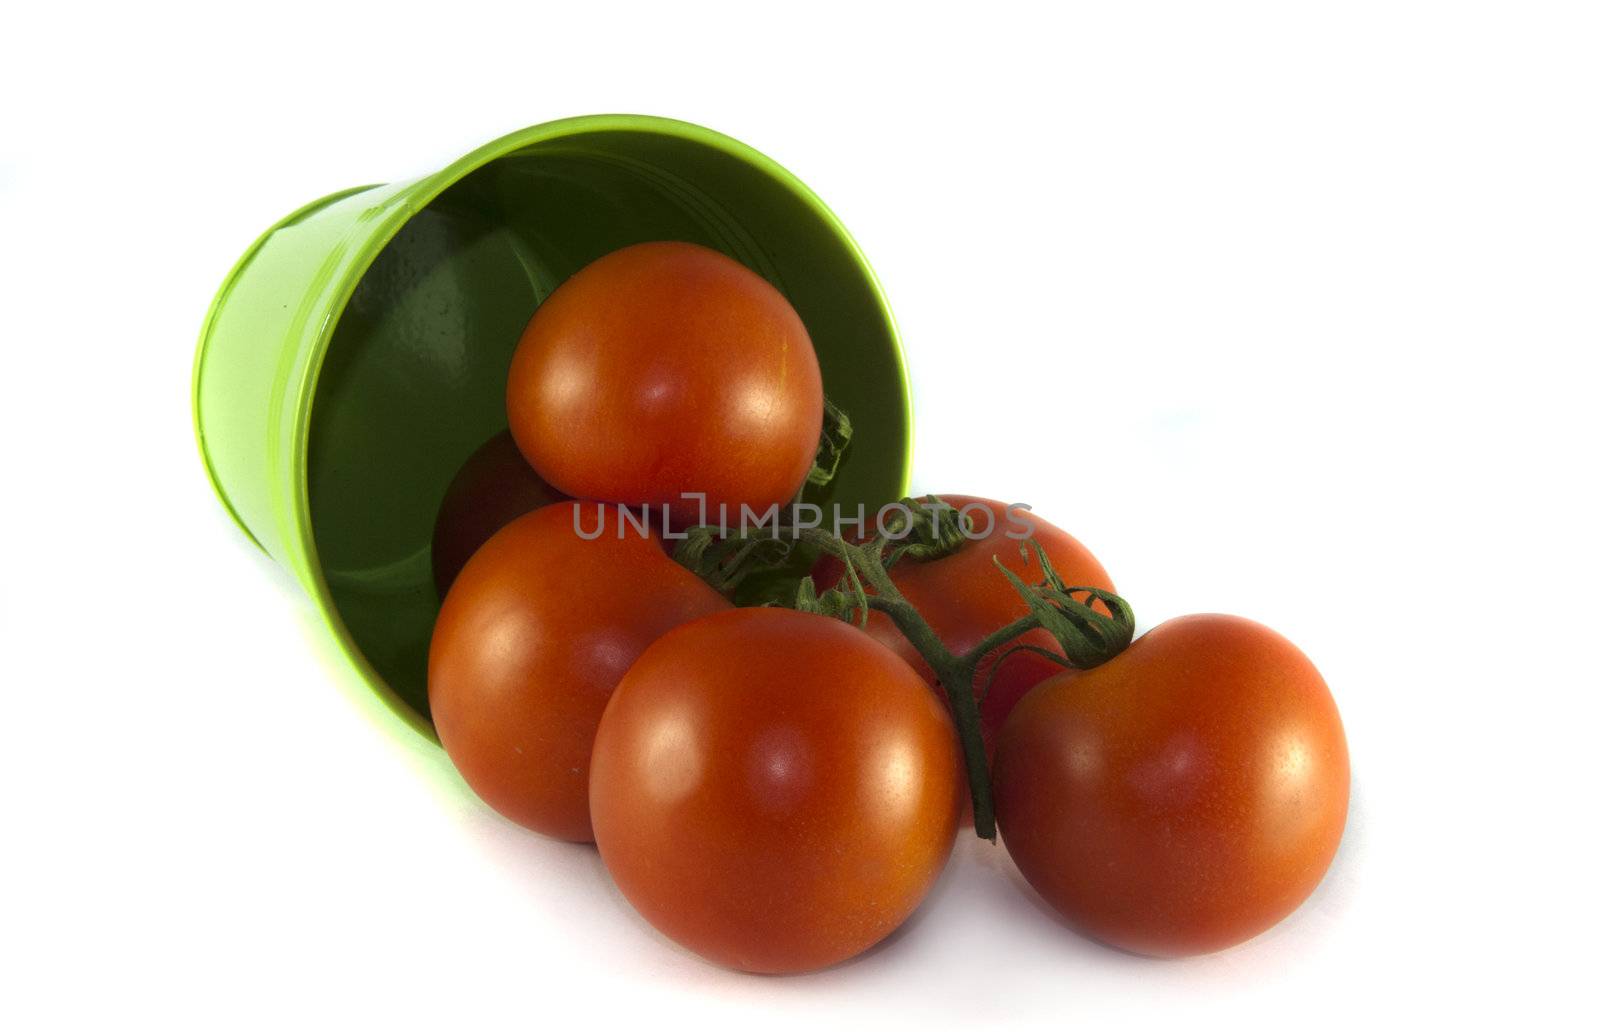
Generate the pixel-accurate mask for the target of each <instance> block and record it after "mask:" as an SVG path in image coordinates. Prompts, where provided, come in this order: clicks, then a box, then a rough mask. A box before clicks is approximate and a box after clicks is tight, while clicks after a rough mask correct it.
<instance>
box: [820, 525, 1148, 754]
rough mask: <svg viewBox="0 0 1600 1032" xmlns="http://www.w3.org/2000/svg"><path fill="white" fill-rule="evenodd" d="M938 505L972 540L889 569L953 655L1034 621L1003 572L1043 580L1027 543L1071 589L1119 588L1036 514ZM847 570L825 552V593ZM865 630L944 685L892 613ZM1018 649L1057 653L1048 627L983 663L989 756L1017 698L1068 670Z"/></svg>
mask: <svg viewBox="0 0 1600 1032" xmlns="http://www.w3.org/2000/svg"><path fill="white" fill-rule="evenodd" d="M937 498H938V500H939V502H941V503H943V505H944V506H947V507H948V508H941V509H939V510H938V511H937V512H936V513H934V518H935V519H940V520H943V521H946V522H948V523H949V524H950V525H952V526H955V525H956V521H957V520H960V519H963V518H965V519H966V520H969V521H970V525H969V526H968V530H969V531H970V533H969V534H968V535H967V536H966V540H965V541H964V542H962V543H960V544H959V546H957V547H955V548H954V549H953V550H951V551H949V552H948V553H947V554H944V555H940V556H939V557H938V558H929V559H919V558H915V557H911V556H906V557H903V558H901V559H900V560H898V561H897V562H896V563H895V564H894V566H893V567H892V568H891V569H890V570H889V576H890V578H891V579H892V580H893V581H894V583H895V586H896V587H897V588H898V589H899V590H900V592H901V593H902V594H903V595H904V596H905V598H906V600H907V601H908V602H909V603H911V605H912V606H914V607H915V608H916V610H917V612H918V613H919V614H921V616H922V618H923V619H924V620H926V621H927V622H928V626H929V627H931V628H932V629H933V632H934V633H935V634H936V635H938V637H939V639H940V640H941V641H942V642H943V643H944V644H945V646H946V647H947V648H948V649H950V651H952V652H955V653H958V654H959V653H962V652H965V651H967V650H968V649H970V648H972V647H973V646H975V645H977V644H978V643H979V642H980V641H982V640H983V639H984V637H986V636H987V635H989V634H992V633H993V632H995V631H997V630H999V629H1000V628H1002V627H1004V626H1006V625H1007V624H1009V623H1011V622H1012V621H1014V620H1016V619H1018V618H1019V617H1022V616H1024V615H1026V614H1027V612H1028V604H1027V602H1025V601H1024V600H1023V598H1022V597H1021V596H1020V595H1019V594H1018V593H1017V591H1016V589H1015V588H1013V587H1012V586H1011V585H1010V584H1009V583H1008V582H1007V580H1006V578H1005V577H1003V576H1001V575H1000V574H999V573H998V572H997V571H996V570H995V563H996V562H999V563H1000V564H1001V565H1003V566H1004V567H1006V568H1007V569H1010V570H1012V571H1013V572H1015V573H1018V574H1021V575H1022V576H1023V577H1024V578H1027V579H1036V578H1037V577H1038V575H1039V569H1038V565H1037V563H1033V564H1032V565H1030V564H1029V563H1028V562H1027V561H1025V560H1024V558H1023V554H1022V546H1021V542H1022V540H1029V541H1032V542H1033V543H1034V544H1035V545H1037V546H1038V547H1039V548H1041V549H1043V551H1044V554H1045V557H1046V558H1047V559H1048V560H1049V562H1050V563H1051V564H1052V566H1054V568H1055V570H1056V571H1057V572H1058V573H1059V574H1060V576H1061V578H1062V579H1063V580H1064V581H1065V582H1066V583H1067V584H1069V585H1073V586H1077V587H1090V588H1099V589H1102V590H1104V591H1108V592H1112V591H1115V590H1116V588H1115V586H1113V584H1112V582H1111V577H1110V575H1109V574H1107V573H1106V571H1105V567H1103V566H1101V565H1100V561H1099V560H1098V559H1096V558H1095V557H1094V555H1093V554H1092V553H1091V552H1090V551H1089V550H1088V549H1087V548H1086V547H1084V545H1083V544H1082V543H1081V542H1079V541H1078V539H1077V538H1075V537H1073V536H1072V535H1071V534H1068V533H1067V532H1066V531H1064V530H1061V529H1060V528H1058V527H1056V526H1054V525H1053V524H1051V523H1049V522H1047V521H1046V520H1044V519H1042V518H1041V517H1039V516H1036V515H1034V514H1033V513H1032V512H1031V511H1029V510H1027V509H1025V508H1023V507H1020V506H1009V505H1004V504H1002V503H1000V502H997V501H993V500H992V499H988V498H975V497H972V496H970V495H955V494H945V495H938V496H937ZM843 572H844V568H843V565H842V564H841V563H840V562H839V561H838V560H837V559H835V558H834V557H832V556H828V555H824V556H823V557H822V558H821V559H819V560H818V562H817V565H816V567H815V568H814V569H813V571H812V576H813V578H814V579H815V581H816V584H817V587H818V588H819V589H827V588H830V587H837V586H839V582H840V579H841V577H842V575H843ZM866 629H867V632H868V633H870V634H871V635H872V636H873V637H874V638H877V639H878V640H879V641H881V642H883V643H884V644H885V645H888V646H889V647H890V648H891V649H893V650H894V651H895V653H896V654H897V655H899V656H901V657H902V658H903V659H905V660H906V662H908V663H910V664H911V665H912V667H913V668H915V669H916V671H917V672H918V673H919V674H921V675H922V677H923V679H924V680H925V681H927V682H928V683H929V684H935V683H936V682H937V677H936V676H935V675H934V672H933V668H932V667H931V666H929V665H928V661H927V660H926V659H924V658H923V657H922V655H921V653H919V652H918V651H917V648H916V646H914V645H912V644H911V642H910V641H909V640H907V638H906V636H905V635H904V634H903V633H902V632H901V631H900V630H899V628H897V627H896V626H895V624H894V621H893V620H892V619H890V617H889V616H888V615H887V614H886V613H882V612H875V613H872V614H871V615H869V616H868V618H867V624H866ZM1013 644H1024V645H1031V646H1034V647H1035V648H1038V649H1043V650H1047V651H1048V650H1052V649H1054V648H1055V639H1053V638H1052V637H1051V636H1050V634H1049V632H1047V631H1045V630H1043V629H1042V628H1034V629H1033V630H1030V631H1028V632H1027V633H1026V634H1023V635H1021V636H1020V637H1018V638H1015V639H1012V640H1011V641H1009V642H1007V645H1006V648H1001V649H995V650H993V651H991V652H989V653H987V654H986V655H984V656H983V657H982V658H981V659H980V660H979V661H978V669H977V686H978V688H979V690H980V691H981V692H982V695H983V698H982V702H981V706H980V709H979V712H980V716H981V719H982V732H983V740H984V744H985V746H986V747H987V748H988V750H989V751H990V753H992V752H993V749H994V738H995V735H996V734H997V733H998V732H999V729H1000V725H1001V724H1002V723H1004V722H1005V718H1006V716H1007V715H1008V714H1010V712H1011V709H1012V707H1014V706H1015V705H1016V704H1017V701H1018V700H1019V699H1021V698H1022V697H1023V696H1024V695H1026V694H1027V693H1028V691H1029V689H1031V688H1032V687H1033V686H1034V685H1036V684H1038V683H1039V682H1040V681H1043V680H1044V679H1045V678H1047V677H1050V676H1052V675H1053V674H1056V673H1058V672H1059V671H1060V670H1061V667H1060V665H1059V664H1057V663H1052V662H1051V661H1049V660H1048V659H1045V658H1043V657H1042V656H1040V655H1039V654H1038V653H1037V652H1034V651H1031V650H1028V649H1018V650H1015V651H1009V652H1008V651H1007V650H1008V649H1009V646H1010V645H1013ZM1002 653H1005V655H1004V659H1003V661H1002V662H1001V663H1000V664H999V665H998V666H996V665H995V660H996V659H997V658H1000V657H1001V655H1002Z"/></svg>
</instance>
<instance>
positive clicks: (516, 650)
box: [428, 502, 728, 842]
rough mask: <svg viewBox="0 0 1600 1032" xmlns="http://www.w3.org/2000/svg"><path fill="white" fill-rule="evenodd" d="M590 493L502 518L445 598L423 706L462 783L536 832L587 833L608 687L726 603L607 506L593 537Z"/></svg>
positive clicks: (577, 836) (584, 836)
mask: <svg viewBox="0 0 1600 1032" xmlns="http://www.w3.org/2000/svg"><path fill="white" fill-rule="evenodd" d="M597 509H598V506H597V504H596V503H593V502H565V503H560V504H556V505H549V506H546V507H544V508H542V509H539V510H537V511H535V512H531V513H528V514H527V515H525V516H522V517H519V518H518V519H516V520H514V521H512V522H511V523H510V524H508V525H507V526H506V527H505V528H504V529H502V530H501V531H500V532H499V533H497V534H495V535H494V536H493V537H491V538H490V539H489V541H488V543H487V544H485V545H484V546H483V547H482V548H480V549H479V550H478V551H477V553H476V554H475V555H474V556H473V557H472V558H471V559H470V560H469V561H468V562H467V565H466V567H465V568H464V569H462V571H461V575H460V576H459V577H457V578H456V582H455V584H454V585H453V586H452V587H451V588H450V593H449V594H448V595H446V596H445V600H444V606H443V608H442V609H441V610H440V612H439V621H438V623H437V624H435V625H434V630H433V641H432V645H431V648H430V650H429V653H428V703H429V706H430V707H431V709H432V712H433V722H434V726H435V727H436V728H437V729H438V732H439V741H440V742H441V743H442V744H443V745H444V748H445V752H447V753H448V754H449V755H450V759H451V761H452V762H453V763H454V764H455V765H456V769H457V770H459V771H460V772H461V776H462V777H463V778H465V779H466V781H467V784H469V785H471V786H472V789H473V791H475V792H477V793H478V795H479V796H481V797H482V798H483V800H484V801H485V802H486V803H488V804H489V805H490V806H492V807H494V808H495V809H496V810H498V811H499V812H500V813H501V814H503V815H505V816H506V817H508V818H510V819H511V820H513V821H515V822H517V823H518V824H521V825H524V826H525V827H528V828H532V829H533V830H534V831H539V832H543V833H544V834H546V835H553V836H556V837H558V838H565V839H572V840H574V841H581V842H586V841H589V840H591V839H592V838H593V837H594V836H593V833H592V831H591V830H590V827H589V793H588V786H589V751H590V748H591V746H592V745H593V743H594V732H595V728H596V726H598V725H599V723H600V714H601V713H602V712H603V711H604V710H605V705H606V700H607V699H608V698H610V696H611V690H612V689H613V688H614V687H615V686H616V684H617V681H618V680H620V679H621V677H622V675H623V673H624V672H625V671H626V670H627V669H628V666H629V665H630V664H631V663H632V662H633V661H634V659H635V658H636V657H637V656H638V655H639V654H640V653H641V652H643V651H644V650H645V647H646V646H648V645H649V644H650V643H651V642H653V641H655V639H656V638H658V637H660V636H661V635H662V634H664V633H665V632H666V631H668V630H670V629H671V628H673V627H676V626H677V625H679V624H681V623H685V622H687V621H689V620H693V619H695V618H696V617H700V616H704V615H705V614H707V613H711V612H715V611H717V610H721V609H726V608H728V602H727V601H726V600H725V599H723V597H722V596H721V595H719V594H717V593H716V592H715V591H713V590H712V589H711V588H710V587H708V586H707V585H706V584H705V583H704V582H703V581H701V580H700V579H699V578H697V577H695V576H694V575H693V574H691V573H690V572H689V571H688V570H685V569H684V568H683V567H681V566H679V565H678V564H677V563H675V562H673V561H672V559H671V558H670V557H669V556H668V555H667V553H666V552H665V551H664V550H663V549H662V547H661V543H660V541H659V540H658V539H656V538H654V537H646V536H644V535H642V534H639V533H637V532H636V531H635V530H634V529H633V528H632V527H630V528H629V529H628V532H627V535H626V536H625V537H620V538H619V537H618V534H617V532H616V529H615V522H614V520H615V518H616V514H615V513H614V512H613V513H611V514H609V515H610V517H611V521H608V522H607V524H606V532H605V533H604V534H602V535H601V536H600V537H598V538H597V539H595V540H593V541H586V540H583V539H582V538H581V537H579V535H578V533H577V532H576V530H575V529H574V524H573V520H574V517H575V513H580V512H581V516H582V521H583V522H582V527H583V529H584V531H585V532H586V533H590V532H592V531H593V529H594V528H595V526H596V521H597V519H598V513H597V511H596V510H597Z"/></svg>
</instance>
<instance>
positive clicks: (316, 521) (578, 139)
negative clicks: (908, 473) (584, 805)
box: [307, 131, 910, 716]
mask: <svg viewBox="0 0 1600 1032" xmlns="http://www.w3.org/2000/svg"><path fill="white" fill-rule="evenodd" d="M647 240H686V241H692V242H695V243H699V244H704V245H706V246H708V247H712V248H715V249H717V250H719V251H722V252H723V253H725V254H727V255H729V256H731V257H733V258H735V259H737V260H739V261H740V262H743V263H744V264H745V265H747V266H749V267H750V268H752V269H754V270H755V271H756V272H758V273H760V274H761V275H763V276H765V277H766V278H767V279H768V280H769V281H771V282H772V283H773V284H774V285H775V286H776V287H777V288H778V289H779V290H781V291H782V292H783V293H784V294H785V295H786V296H787V297H788V298H789V300H790V302H791V303H792V304H793V305H794V306H795V309H796V310H797V311H798V312H799V313H800V316H801V318H802V319H803V320H804V321H805V324H806V328H807V329H808V330H809V331H810V333H811V336H812V340H813V342H814V343H815V345H816V348H817V356H818V359H819V361H820V363H821V366H822V375H823V383H824V385H825V389H826V391H827V393H828V395H829V397H831V398H833V399H834V400H835V401H837V402H838V403H839V404H840V405H841V406H842V407H844V409H845V411H847V412H848V413H849V414H850V417H851V419H852V421H853V422H854V424H855V428H856V434H855V441H854V444H853V446H852V449H851V452H850V454H849V456H848V458H847V459H846V461H845V463H844V465H843V466H842V467H841V470H840V473H839V476H838V478H837V479H836V481H835V482H834V484H832V485H830V487H829V489H828V494H829V496H830V497H831V498H832V499H833V500H837V501H839V502H842V503H844V504H846V505H849V506H851V507H852V508H853V507H854V506H855V504H856V503H858V502H859V503H864V504H866V505H868V506H869V507H870V506H874V505H877V504H880V503H882V502H884V501H888V500H891V499H893V498H894V497H896V496H897V495H898V493H899V491H900V489H901V487H902V483H903V479H904V465H905V459H906V449H907V447H908V446H907V436H908V428H909V418H910V417H909V413H908V412H907V411H906V405H905V400H904V397H905V395H904V390H903V387H902V379H903V372H902V369H901V365H900V358H899V352H898V348H897V345H896V343H895V339H894V332H893V328H892V326H891V325H890V323H889V320H888V317H887V315H886V313H885V312H884V310H883V308H882V305H881V303H880V301H879V299H878V297H877V295H876V293H875V290H874V287H873V285H872V283H871V280H870V276H869V274H868V273H867V272H866V270H865V268H864V266H863V264H862V263H861V261H860V260H859V258H858V257H857V256H856V255H855V254H854V253H853V252H852V250H851V248H850V246H849V245H848V243H847V242H846V241H845V240H843V239H842V238H841V236H840V235H839V233H837V232H836V231H835V230H834V229H833V228H832V226H831V225H830V224H829V220H828V218H827V217H826V216H825V215H824V214H823V213H822V212H820V211H819V210H818V209H816V208H815V207H813V206H812V204H811V203H808V202H807V201H806V200H805V199H804V198H803V197H801V196H799V195H797V194H796V193H795V192H794V191H793V190H792V189H791V188H790V187H789V186H788V185H787V184H786V183H784V182H783V181H781V180H780V179H778V178H776V177H775V176H774V175H773V174H771V173H769V172H768V171H767V170H765V169H764V168H762V167H760V165H759V164H757V163H753V162H751V161H747V160H744V159H743V158H740V157H738V156H735V155H733V154H730V153H727V152H725V151H724V150H722V149H719V148H717V147H714V146H711V145H709V144H707V143H705V142H701V141H698V140H692V139H685V138H681V137H677V136H673V135H668V134H664V133H655V132H641V131H604V132H593V133H588V134H584V135H579V136H569V137H563V138H561V139H558V140H553V141H550V142H545V143H539V144H534V145H532V146H529V147H527V148H525V149H523V150H521V151H518V152H516V153H513V154H510V155H508V156H505V157H501V158H499V159H497V160H494V161H492V162H490V163H488V164H486V165H484V166H482V167H481V168H479V169H477V170H476V171H474V172H472V173H470V174H469V175H467V176H466V177H465V178H463V179H461V180H460V181H458V182H457V183H455V184H454V185H453V186H451V187H450V188H449V189H447V190H446V191H444V192H443V193H442V194H440V195H439V196H438V198H437V199H435V200H434V201H433V202H432V203H431V204H429V205H428V206H427V207H426V208H424V209H423V210H421V211H419V212H418V213H417V214H416V215H414V216H413V217H412V218H411V219H410V220H409V221H408V222H407V223H406V225H405V226H404V227H402V228H401V230H400V231H399V233H398V234H397V235H396V236H395V237H394V239H393V240H392V241H391V242H390V244H389V245H388V247H387V248H386V249H385V250H384V251H383V252H382V253H381V254H380V255H379V256H378V257H377V259H376V260H375V261H374V262H373V264H372V265H371V267H370V268H369V269H368V271H367V272H366V274H365V276H364V277H363V278H362V280H361V281H360V283H359V284H358V286H357V287H356V289H355V292H354V294H353V296H352V297H351V300H350V303H349V304H348V305H347V306H346V308H345V310H344V312H343V313H342V314H341V315H340V316H339V319H338V323H337V325H336V327H335V330H334V334H333V337H332V339H331V342H330V345H329V348H328V352H327V355H326V358H325V360H324V362H323V366H322V369H321V371H320V375H319V379H318V382H317V389H316V396H315V401H314V403H313V407H312V411H311V426H310V434H309V454H308V456H307V470H308V472H307V476H308V485H307V486H308V489H309V493H310V506H311V519H312V530H313V534H314V536H315V540H316V545H317V553H318V559H319V561H320V563H321V565H322V570H323V575H324V577H325V579H326V582H327V584H328V588H329V590H330V592H331V594H332V596H333V600H334V604H335V605H336V607H337V608H338V611H339V615H340V617H341V618H342V620H343V622H344V624H345V626H346V628H347V629H348V631H349V632H350V635H351V636H352V637H353V639H354V641H355V642H356V644H357V646H358V647H359V648H360V649H361V651H362V652H363V653H364V654H365V656H366V658H367V660H368V662H369V663H370V664H371V665H372V667H373V668H374V670H376V672H377V673H378V675H379V676H381V677H382V678H383V679H384V680H385V681H386V682H387V683H388V684H389V686H390V687H391V688H392V689H393V690H394V691H395V693H396V694H397V695H398V696H399V697H400V698H401V699H402V700H404V701H405V703H406V704H407V705H409V706H411V707H412V708H413V709H415V710H416V711H417V712H418V713H420V714H422V715H424V716H426V714H427V687H426V672H427V651H428V639H429V635H430V634H431V632H432V628H433V622H434V618H435V616H436V615H437V613H438V608H439V599H438V597H437V594H436V592H435V590H434V587H433V580H432V576H431V573H430V554H429V548H430V540H431V536H432V533H433V523H434V517H435V515H436V514H437V512H438V509H439V504H440V501H441V500H442V498H443V496H444V491H445V488H446V486H447V485H448V484H449V482H450V480H451V478H452V477H453V476H454V475H455V472H456V470H457V469H458V468H459V467H460V466H461V464H462V462H464V461H465V460H466V458H467V456H468V455H469V454H471V453H472V451H473V450H474V449H475V448H477V447H478V445H480V444H482V443H483V442H484V440H486V439H487V438H488V437H490V436H491V435H493V434H495V433H497V432H499V431H500V430H503V429H504V428H505V425H506V417H505V397H504V391H505V379H506V372H507V368H508V366H509V364H510V360H511V353H512V351H513V349H514V348H515V346H516V342H517V339H518V337H519V336H520V334H521V332H522V329H523V327H524V326H525V325H526V324H527V321H528V319H529V317H530V316H531V315H532V314H533V311H534V309H535V308H536V307H537V306H538V304H539V302H540V301H542V300H543V299H544V298H545V297H546V296H548V295H549V293H550V292H551V291H552V290H554V289H555V287H556V286H557V285H559V284H560V283H561V282H562V281H563V280H564V279H566V278H567V277H568V276H569V275H571V274H572V273H573V272H575V271H577V270H578V269H579V268H581V267H582V266H583V265H585V264H587V263H588V262H590V261H593V260H594V259H596V258H598V257H600V256H601V255H603V254H606V253H608V252H610V251H613V250H615V249H617V248H619V247H623V246H626V245H628V244H633V243H639V242H642V241H647Z"/></svg>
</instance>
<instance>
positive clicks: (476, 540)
mask: <svg viewBox="0 0 1600 1032" xmlns="http://www.w3.org/2000/svg"><path fill="white" fill-rule="evenodd" d="M565 497H566V496H565V495H563V494H562V493H561V492H560V491H557V490H556V489H555V488H553V487H551V486H550V485H549V484H547V483H545V482H544V481H543V480H540V479H539V474H537V473H535V472H534V471H533V467H532V466H529V465H528V460H527V459H524V458H523V457H522V453H521V452H519V451H517V443H516V442H515V441H513V440H512V439H511V433H510V431H505V430H503V431H501V432H500V433H498V434H495V435H494V436H493V437H491V438H489V439H488V440H487V441H485V442H484V443H483V445H482V446H481V447H479V448H478V450H477V451H475V452H473V453H472V454H471V455H470V456H469V457H468V458H467V461H466V462H465V463H463V464H462V466H461V469H460V471H458V472H457V473H456V475H455V479H454V480H451V481H450V486H449V487H448V488H446V489H445V493H444V501H443V502H442V503H441V504H440V505H439V516H438V518H437V519H436V520H435V521H434V524H433V583H434V586H435V587H437V588H438V589H439V595H440V597H441V598H442V597H443V596H444V593H445V592H447V591H449V590H450V585H451V584H452V583H453V582H454V581H455V579H456V575H457V574H459V573H460V572H461V568H462V567H463V566H465V565H467V560H468V559H471V558H472V553H474V552H476V551H477V550H478V549H479V548H480V547H482V545H483V543H484V542H485V541H487V540H489V538H490V537H492V536H493V535H494V532H495V531H497V530H499V529H500V528H501V527H503V526H505V525H506V524H507V523H510V522H511V521H512V520H514V519H516V518H517V517H518V516H521V515H522V514H523V513H525V512H532V511H533V510H535V509H537V508H539V507H541V506H545V505H549V504H551V503H552V502H559V501H561V500H562V499H564V498H565Z"/></svg>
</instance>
